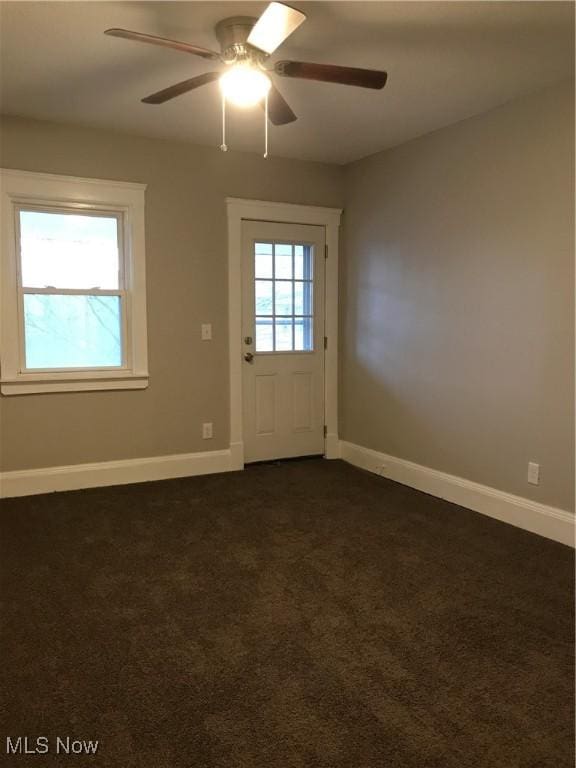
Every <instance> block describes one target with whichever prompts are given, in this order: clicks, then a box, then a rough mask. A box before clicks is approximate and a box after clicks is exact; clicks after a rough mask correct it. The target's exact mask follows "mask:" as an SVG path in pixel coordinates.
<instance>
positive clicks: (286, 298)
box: [254, 242, 314, 352]
mask: <svg viewBox="0 0 576 768" xmlns="http://www.w3.org/2000/svg"><path fill="white" fill-rule="evenodd" d="M313 261H314V253H313V248H312V246H310V245H302V244H300V245H293V244H291V243H261V242H257V243H255V244H254V272H255V283H254V286H255V289H254V290H255V310H256V311H255V336H256V352H310V351H313V349H314V316H313V308H312V303H313V302H312V300H313V293H314V283H313V280H312V270H313ZM263 278H264V279H263ZM270 278H272V279H270Z"/></svg>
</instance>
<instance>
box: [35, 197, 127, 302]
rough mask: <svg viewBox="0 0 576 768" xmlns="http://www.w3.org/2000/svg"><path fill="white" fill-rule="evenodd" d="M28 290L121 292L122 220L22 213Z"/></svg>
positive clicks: (69, 214) (36, 212)
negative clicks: (119, 277) (102, 290)
mask: <svg viewBox="0 0 576 768" xmlns="http://www.w3.org/2000/svg"><path fill="white" fill-rule="evenodd" d="M20 254H21V263H22V284H23V286H24V287H26V288H46V287H47V286H52V287H54V288H104V289H106V288H107V289H114V288H118V270H119V260H118V220H117V219H116V218H115V217H109V216H90V215H86V214H75V213H74V214H71V213H46V212H41V211H20Z"/></svg>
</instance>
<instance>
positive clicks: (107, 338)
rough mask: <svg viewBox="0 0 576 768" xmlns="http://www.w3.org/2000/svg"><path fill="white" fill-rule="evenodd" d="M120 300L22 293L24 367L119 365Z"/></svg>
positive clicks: (120, 349) (120, 355)
mask: <svg viewBox="0 0 576 768" xmlns="http://www.w3.org/2000/svg"><path fill="white" fill-rule="evenodd" d="M121 329H122V324H121V308H120V297H119V296H85V295H84V296H74V295H72V296H71V295H54V294H32V293H27V294H24V338H25V346H26V367H27V368H108V367H118V366H121V365H122V330H121Z"/></svg>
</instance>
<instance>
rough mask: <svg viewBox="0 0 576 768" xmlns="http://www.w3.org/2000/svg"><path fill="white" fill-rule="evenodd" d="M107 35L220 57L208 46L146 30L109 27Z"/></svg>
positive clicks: (196, 54) (210, 56) (205, 56)
mask: <svg viewBox="0 0 576 768" xmlns="http://www.w3.org/2000/svg"><path fill="white" fill-rule="evenodd" d="M104 34H105V35H111V36H112V37H123V38H124V39H125V40H135V41H136V42H138V43H151V44H152V45H161V46H162V47H163V48H172V49H174V50H175V51H183V52H184V53H193V54H194V55H195V56H202V58H203V59H212V60H213V59H219V58H220V54H218V53H216V52H215V51H209V50H208V48H200V47H199V46H198V45H190V44H189V43H182V42H180V41H179V40H169V39H168V38H167V37H158V36H157V35H146V34H145V33H144V32H131V31H130V30H129V29H107V30H106V31H105V32H104Z"/></svg>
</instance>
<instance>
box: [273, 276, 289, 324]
mask: <svg viewBox="0 0 576 768" xmlns="http://www.w3.org/2000/svg"><path fill="white" fill-rule="evenodd" d="M292 285H293V283H292V282H291V281H290V280H287V281H286V282H285V283H283V282H280V281H278V280H277V281H276V282H275V283H274V286H275V290H276V308H275V314H277V315H291V314H292V312H293V310H292Z"/></svg>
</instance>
